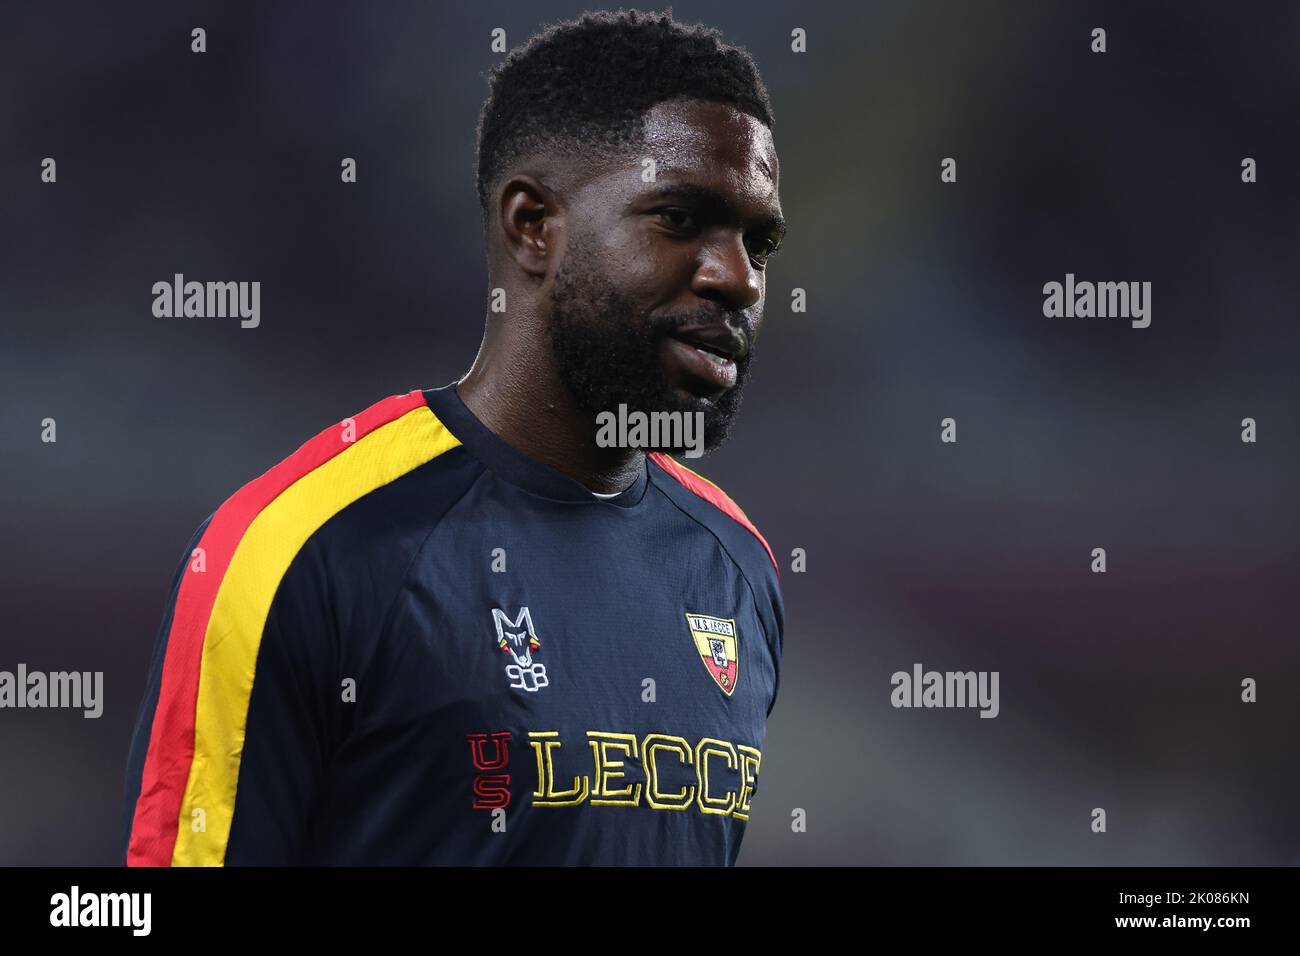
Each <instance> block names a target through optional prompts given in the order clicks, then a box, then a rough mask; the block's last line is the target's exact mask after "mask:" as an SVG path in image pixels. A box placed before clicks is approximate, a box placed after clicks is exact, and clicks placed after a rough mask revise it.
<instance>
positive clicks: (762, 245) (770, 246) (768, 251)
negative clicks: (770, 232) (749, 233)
mask: <svg viewBox="0 0 1300 956" xmlns="http://www.w3.org/2000/svg"><path fill="white" fill-rule="evenodd" d="M780 249H781V244H780V243H779V242H777V241H776V240H775V239H771V238H769V237H764V238H762V239H760V240H759V241H758V243H757V244H756V248H754V249H751V250H750V253H749V254H750V256H752V257H753V259H754V261H755V262H757V263H759V264H760V265H761V264H762V263H765V262H767V260H768V259H770V258H771V257H772V256H774V255H776V254H777V252H779V251H780Z"/></svg>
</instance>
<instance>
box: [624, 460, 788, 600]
mask: <svg viewBox="0 0 1300 956" xmlns="http://www.w3.org/2000/svg"><path fill="white" fill-rule="evenodd" d="M647 457H648V459H649V461H650V463H651V472H650V473H651V475H652V476H654V480H655V482H656V484H657V485H658V486H659V487H661V488H662V489H663V490H664V492H665V493H666V494H668V495H669V496H670V497H672V498H673V500H674V501H676V502H677V504H678V505H679V506H681V507H682V508H683V509H684V510H686V511H687V512H688V513H689V514H690V515H691V516H692V517H693V518H695V519H696V520H697V521H699V522H700V523H702V524H704V525H705V526H706V527H707V528H708V529H709V530H710V531H712V532H713V533H714V534H715V535H717V536H718V537H719V540H720V541H721V543H722V545H723V546H724V547H725V548H727V550H728V551H730V552H731V553H732V557H733V558H735V559H736V561H737V562H738V563H740V564H742V565H743V566H744V567H745V570H746V572H747V573H755V572H757V573H761V575H762V577H764V578H768V577H771V578H772V579H773V580H775V579H776V577H777V575H778V569H777V563H776V555H774V554H773V553H772V548H771V546H770V545H769V544H768V543H767V539H766V538H764V537H763V535H762V533H761V532H759V530H758V528H757V526H756V525H755V524H754V522H753V521H751V520H750V519H749V516H748V515H746V514H745V512H744V511H743V510H742V509H741V507H740V506H739V505H738V504H736V502H735V501H734V500H733V499H732V498H731V496H730V495H728V494H727V493H726V492H725V491H723V490H722V489H721V488H719V487H718V486H717V485H715V484H714V483H713V482H711V481H709V479H707V478H705V477H704V476H703V475H700V474H697V473H696V472H694V471H692V470H691V469H689V468H687V467H686V466H685V465H683V464H682V463H681V462H679V461H677V460H676V459H674V458H672V457H670V456H668V455H666V454H664V453H663V452H651V453H650V454H649V455H648V456H647Z"/></svg>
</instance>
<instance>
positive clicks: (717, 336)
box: [664, 325, 747, 398]
mask: <svg viewBox="0 0 1300 956" xmlns="http://www.w3.org/2000/svg"><path fill="white" fill-rule="evenodd" d="M664 348H665V352H666V353H667V354H666V355H665V359H666V364H667V365H668V371H669V373H670V376H671V377H672V378H673V379H674V380H675V382H674V383H675V384H676V385H677V386H678V387H680V388H682V389H684V390H685V391H687V392H690V393H691V394H692V395H695V396H696V397H699V398H717V397H718V396H720V395H722V393H723V392H726V391H727V390H728V389H730V388H733V387H735V384H736V377H737V372H736V362H737V361H738V360H740V359H743V358H744V357H745V353H746V351H747V348H746V343H745V340H744V338H742V337H741V336H740V335H739V334H738V333H736V332H733V331H732V330H731V329H730V328H729V327H727V326H725V325H717V326H708V327H700V328H683V329H675V330H673V331H672V332H671V333H669V335H668V336H667V338H666V339H665V341H664Z"/></svg>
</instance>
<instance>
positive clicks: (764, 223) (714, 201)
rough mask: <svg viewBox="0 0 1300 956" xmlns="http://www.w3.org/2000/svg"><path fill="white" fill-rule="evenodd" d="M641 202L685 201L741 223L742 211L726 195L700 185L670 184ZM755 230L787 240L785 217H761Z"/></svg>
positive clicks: (643, 194) (756, 223) (646, 195)
mask: <svg viewBox="0 0 1300 956" xmlns="http://www.w3.org/2000/svg"><path fill="white" fill-rule="evenodd" d="M638 199H639V201H648V202H654V201H656V200H661V199H684V200H687V201H690V202H693V203H695V204H696V205H697V206H702V207H704V208H706V209H708V210H710V211H711V212H713V213H714V214H715V215H717V216H720V217H725V218H727V219H731V220H734V221H737V222H739V221H740V219H741V215H740V210H738V209H737V208H736V206H735V204H734V203H733V202H732V201H731V200H730V199H728V198H727V197H726V196H725V195H723V194H722V193H720V192H718V191H717V190H716V189H711V188H710V187H708V186H701V185H699V184H698V183H668V184H666V185H663V186H659V187H658V188H656V189H652V190H650V191H649V192H647V193H642V194H641V195H640V197H638ZM755 228H756V229H759V230H762V231H764V232H769V231H770V232H775V233H776V234H777V236H778V238H782V239H783V238H785V229H786V227H785V217H784V216H761V217H759V219H758V220H757V221H756V222H755Z"/></svg>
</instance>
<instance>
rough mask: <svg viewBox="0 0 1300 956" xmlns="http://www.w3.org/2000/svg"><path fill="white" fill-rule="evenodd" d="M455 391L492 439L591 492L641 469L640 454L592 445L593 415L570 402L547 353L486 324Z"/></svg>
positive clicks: (612, 488) (618, 487) (625, 482)
mask: <svg viewBox="0 0 1300 956" xmlns="http://www.w3.org/2000/svg"><path fill="white" fill-rule="evenodd" d="M543 357H544V360H543ZM456 392H457V394H459V395H460V397H461V400H462V401H463V402H464V403H465V405H466V407H468V408H469V410H470V411H471V412H473V413H474V416H475V417H476V418H477V419H478V420H479V421H481V422H482V423H483V424H484V425H486V426H487V427H488V428H489V429H491V430H492V431H493V432H494V433H495V434H496V435H497V437H499V438H501V439H502V440H503V441H505V442H506V443H507V444H509V445H511V446H513V447H514V448H515V449H516V450H518V451H521V452H523V453H524V454H525V455H527V456H528V457H529V458H532V459H534V460H535V461H539V462H541V463H542V464H545V465H549V466H550V467H552V468H554V469H556V470H557V471H561V472H563V473H564V474H566V475H568V476H569V477H570V478H573V479H574V480H576V481H578V482H579V483H581V484H582V485H584V486H585V487H586V488H588V489H590V490H591V491H596V492H601V493H603V494H608V493H610V492H617V491H622V490H623V489H624V488H627V487H628V486H629V485H631V484H632V483H633V482H634V481H635V480H636V477H637V473H638V472H639V471H640V469H641V467H642V462H643V459H644V457H645V453H644V452H642V451H641V450H640V449H636V448H601V447H599V446H598V445H597V444H596V442H595V420H594V415H593V414H592V413H591V412H589V411H586V410H585V409H583V408H581V407H580V406H578V404H577V403H576V402H575V401H574V400H573V396H572V395H570V394H569V390H568V389H567V388H566V387H565V386H564V383H563V382H562V381H561V380H560V377H559V373H558V371H557V369H556V368H555V366H554V362H553V361H552V360H551V357H550V350H549V348H545V347H538V348H511V342H510V341H509V337H506V336H499V335H494V334H493V330H492V328H491V327H489V330H488V333H487V335H486V336H485V337H484V340H483V346H482V348H480V349H479V353H478V357H477V358H476V359H475V360H474V367H473V368H471V369H470V370H469V373H468V374H467V375H466V376H465V377H464V378H462V379H461V380H460V381H459V382H457V383H456Z"/></svg>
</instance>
